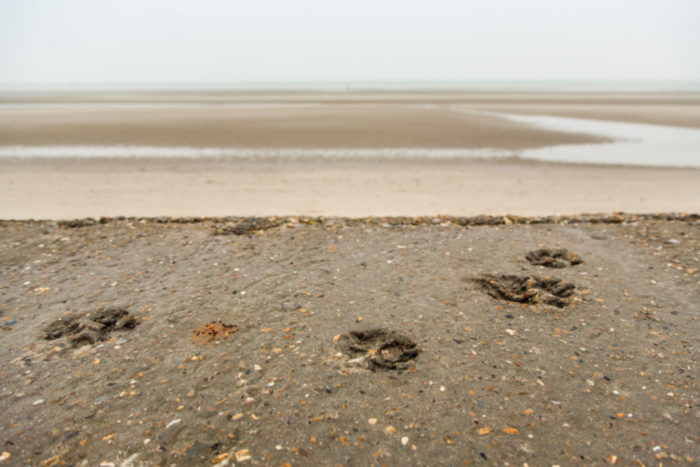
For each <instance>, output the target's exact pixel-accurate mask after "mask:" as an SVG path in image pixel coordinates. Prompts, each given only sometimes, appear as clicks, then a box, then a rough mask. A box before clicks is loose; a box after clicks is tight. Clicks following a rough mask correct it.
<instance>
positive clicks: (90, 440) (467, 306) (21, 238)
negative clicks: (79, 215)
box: [0, 216, 700, 467]
mask: <svg viewBox="0 0 700 467" xmlns="http://www.w3.org/2000/svg"><path fill="white" fill-rule="evenodd" d="M574 220H575V219H569V220H565V219H561V220H560V221H567V224H566V225H563V224H559V223H557V220H556V219H555V220H554V221H552V220H550V221H549V222H550V223H546V224H536V225H518V224H513V225H504V222H505V221H504V220H503V219H500V223H501V225H498V226H476V225H465V226H462V225H459V224H458V223H455V222H453V221H451V220H450V219H444V218H443V219H435V220H433V219H432V218H427V219H418V220H416V219H357V220H353V219H350V220H348V219H337V218H335V219H326V220H325V221H324V220H319V219H303V218H299V219H280V218H278V219H275V220H274V223H275V224H273V227H272V228H271V229H269V230H262V231H255V230H254V227H255V225H256V223H260V224H262V225H265V222H269V221H268V220H264V221H263V220H258V221H255V222H253V223H250V220H243V221H242V222H238V223H235V222H232V223H230V224H229V223H223V222H221V221H211V222H201V223H197V224H182V223H161V222H160V220H158V221H152V220H147V219H143V220H138V219H126V220H121V221H114V222H108V223H106V224H95V225H85V224H80V223H77V224H57V223H55V222H42V223H33V222H27V223H15V222H3V221H0V263H1V264H2V265H3V268H2V269H0V287H1V288H2V302H1V303H0V324H3V325H2V326H1V327H0V342H1V343H2V345H0V377H1V378H2V381H3V384H2V390H1V391H2V392H1V393H0V413H2V417H0V444H1V445H2V451H3V452H6V453H7V455H9V456H10V457H9V458H8V459H7V461H6V462H5V464H6V465H59V463H61V462H63V463H65V465H66V466H70V465H83V464H82V463H83V462H85V464H84V465H99V464H100V463H103V462H106V463H113V464H114V465H117V466H123V465H167V466H172V465H175V466H205V465H206V466H212V465H215V464H217V463H218V465H219V467H223V465H225V464H226V463H228V464H229V465H230V464H235V465H237V466H241V465H260V466H270V467H272V466H281V465H285V464H286V463H289V464H288V465H321V466H335V465H338V464H340V465H367V466H370V465H371V466H377V467H379V466H381V465H384V464H385V465H465V464H467V463H468V465H506V463H508V464H509V465H517V466H522V465H524V464H525V463H527V464H528V465H531V466H539V465H608V464H611V463H612V464H614V463H616V462H617V464H618V465H639V464H638V463H637V461H639V462H641V463H642V464H643V465H647V466H649V465H658V464H660V463H663V465H669V464H670V465H693V464H694V463H697V462H698V459H700V432H698V420H700V406H699V405H698V404H699V403H700V392H699V386H698V381H699V380H698V378H697V365H698V347H699V346H700V340H698V336H699V335H700V322H699V321H698V314H699V313H700V309H699V307H698V300H697V297H698V293H700V282H698V280H699V279H698V275H699V274H698V272H697V271H698V269H700V268H699V266H700V262H699V260H698V245H699V243H698V242H700V229H699V227H700V225H699V224H698V218H697V216H695V217H685V218H683V220H671V221H663V220H659V219H653V218H647V219H646V220H645V219H639V218H634V217H629V216H628V217H624V218H623V217H620V216H612V217H607V218H600V219H593V220H595V223H592V220H591V221H586V220H585V219H577V220H578V221H582V223H572V221H574ZM456 221H458V222H459V221H461V220H456ZM477 221H478V220H473V222H477ZM513 221H516V219H513ZM610 222H613V223H610ZM71 225H72V226H74V228H71V227H70V226H71ZM251 227H252V229H251ZM216 232H219V233H224V234H226V233H228V234H229V235H213V234H214V233H216ZM236 232H237V233H240V234H241V235H240V236H239V235H234V234H233V233H236ZM539 248H566V249H568V250H570V251H571V252H573V253H575V254H577V255H579V257H580V259H581V260H582V261H583V263H581V264H576V265H573V266H567V267H563V268H556V269H552V268H545V267H542V266H537V265H533V264H531V263H530V262H529V261H528V260H527V259H526V258H527V256H528V253H529V252H531V251H533V250H536V249H539ZM488 274H496V275H497V276H485V275H488ZM502 275H507V276H502ZM510 275H512V276H517V277H515V279H511V278H509V277H510ZM533 277H538V278H542V277H547V278H549V279H547V280H546V281H548V282H546V283H548V284H552V285H550V286H547V285H546V284H545V285H537V287H538V288H545V289H546V290H549V292H545V291H544V290H543V291H540V292H538V293H537V294H535V293H533V291H532V290H528V291H520V293H518V294H511V295H510V296H509V297H510V298H505V297H502V296H500V295H499V294H497V293H495V292H496V289H491V288H489V286H488V284H489V283H490V282H489V281H491V280H493V281H494V283H496V284H498V285H499V286H500V284H501V282H502V281H505V280H506V279H507V280H508V281H510V280H513V281H519V280H521V281H526V280H527V278H533ZM483 278H487V279H488V280H487V282H486V283H484V282H483V281H475V280H474V279H483ZM532 280H535V279H532ZM537 281H538V282H537V283H538V284H540V283H543V282H544V281H545V280H543V279H537ZM553 281H563V282H553ZM571 287H573V289H572V288H571ZM494 297H500V299H499V298H494ZM521 302H522V303H521ZM550 302H551V303H550ZM552 303H554V304H552ZM559 306H561V308H560V307H559ZM206 325H210V326H209V327H205V326H206ZM224 325H226V326H224ZM217 328H218V330H219V331H221V332H219V333H217V334H212V332H213V331H212V329H213V330H216V329H217ZM376 328H382V329H384V330H388V331H389V332H395V333H398V336H399V337H398V339H400V340H398V341H397V340H396V339H395V338H397V337H396V335H395V334H381V333H374V334H369V336H375V337H376V339H375V340H372V339H369V338H368V339H364V340H361V341H359V342H358V343H357V345H356V346H355V347H354V348H351V347H350V346H349V345H348V339H349V338H350V337H352V336H355V337H358V336H361V335H362V334H348V333H353V332H368V333H369V331H371V330H373V329H376ZM203 332H205V333H204V334H203ZM391 336H394V338H390V337H391ZM411 344H413V345H415V347H411ZM370 351H371V352H370ZM404 356H405V357H404ZM399 358H405V360H399ZM397 360H398V361H397ZM222 462H223V464H222ZM141 463H143V464H141ZM60 465H63V464H60ZM103 465H105V464H103Z"/></svg>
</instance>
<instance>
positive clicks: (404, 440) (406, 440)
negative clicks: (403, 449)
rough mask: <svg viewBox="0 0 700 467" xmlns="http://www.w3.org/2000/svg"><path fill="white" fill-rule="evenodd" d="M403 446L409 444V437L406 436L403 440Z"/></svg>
mask: <svg viewBox="0 0 700 467" xmlns="http://www.w3.org/2000/svg"><path fill="white" fill-rule="evenodd" d="M401 444H403V445H404V446H406V445H407V444H408V437H407V436H404V437H403V438H401Z"/></svg>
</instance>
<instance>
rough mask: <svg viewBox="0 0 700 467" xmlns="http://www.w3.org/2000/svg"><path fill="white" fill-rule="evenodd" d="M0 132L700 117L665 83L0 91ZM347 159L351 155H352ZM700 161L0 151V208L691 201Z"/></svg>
mask: <svg viewBox="0 0 700 467" xmlns="http://www.w3.org/2000/svg"><path fill="white" fill-rule="evenodd" d="M2 104H3V106H2V107H0V145H2V146H14V145H24V146H39V147H41V146H55V145H97V146H103V145H124V146H130V145H139V146H151V147H178V146H180V147H192V148H197V147H204V148H206V147H223V148H227V147H233V148H249V149H252V150H255V149H256V148H259V149H260V150H270V149H275V148H278V149H285V148H296V149H299V148H301V149H314V150H317V149H324V148H326V149H334V148H342V149H353V148H355V149H362V148H370V149H371V148H375V149H376V148H380V149H387V148H388V149H391V148H427V149H460V148H467V149H473V150H481V149H493V148H496V149H499V150H501V151H507V152H508V153H512V154H513V155H515V156H517V154H518V153H519V151H523V150H526V149H528V148H545V147H555V146H558V145H576V144H587V145H592V144H599V143H601V142H603V141H605V138H601V137H598V136H596V135H588V134H572V133H562V132H554V131H547V130H543V129H541V128H536V127H533V126H530V125H527V124H524V123H519V122H514V121H509V120H505V119H503V118H499V117H497V116H492V115H484V114H468V113H464V112H462V111H463V110H465V109H466V110H474V111H489V112H493V111H498V112H514V113H520V114H545V115H555V116H556V115H559V116H569V117H570V116H573V117H585V118H595V119H602V120H615V121H631V122H639V123H651V124H672V125H678V126H680V127H686V128H698V127H700V97H698V96H697V95H696V94H673V93H657V94H654V93H629V94H622V93H607V94H606V93H568V94H567V93H539V94H537V93H437V92H436V93H400V92H395V93H388V92H384V93H213V92H212V93H122V94H119V95H115V94H88V95H70V94H67V95H56V94H54V95H48V96H47V95H44V96H32V95H23V96H21V97H18V96H14V97H13V96H9V95H5V96H3V98H2ZM351 159H352V158H351ZM699 187H700V170H698V169H677V168H644V167H627V166H619V167H618V166H607V165H576V164H560V163H543V162H535V161H529V160H518V159H517V158H508V159H507V160H492V159H485V160H474V159H466V160H428V161H426V160H410V161H403V160H401V161H394V160H385V159H376V158H369V159H367V158H364V159H357V158H355V159H353V160H328V159H314V158H303V160H296V161H289V160H285V159H283V158H282V159H280V158H277V159H274V158H273V159H270V158H255V157H253V158H244V159H240V158H219V159H216V158H214V159H212V158H210V159H206V158H203V159H202V158H200V159H197V160H189V159H182V158H156V159H148V158H133V159H129V158H126V159H125V158H116V159H109V158H97V159H84V158H70V157H65V158H58V159H55V160H52V159H41V158H39V159H36V158H12V157H9V158H8V157H6V158H0V197H1V198H2V199H3V200H6V202H4V203H2V206H0V218H5V219H9V218H15V219H27V218H34V219H69V218H75V217H99V216H109V217H113V216H118V215H125V216H160V215H167V216H198V215H201V216H227V215H251V216H254V215H290V214H296V215H298V214H306V215H324V216H331V215H343V216H368V215H377V216H382V215H432V214H436V213H443V214H452V215H477V214H482V213H487V214H507V213H515V214H520V215H544V214H574V213H579V212H612V211H626V212H667V211H678V212H698V211H700V201H699V200H700V188H699Z"/></svg>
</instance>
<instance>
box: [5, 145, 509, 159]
mask: <svg viewBox="0 0 700 467" xmlns="http://www.w3.org/2000/svg"><path fill="white" fill-rule="evenodd" d="M509 156H513V151H509V150H502V149H445V148H364V149H353V148H331V149H305V148H192V147H157V146H0V157H47V158H61V157H80V158H89V157H164V158H168V157H182V158H200V157H210V158H240V159H255V158H282V159H299V158H325V159H342V158H386V159H426V158H427V159H458V158H480V157H509Z"/></svg>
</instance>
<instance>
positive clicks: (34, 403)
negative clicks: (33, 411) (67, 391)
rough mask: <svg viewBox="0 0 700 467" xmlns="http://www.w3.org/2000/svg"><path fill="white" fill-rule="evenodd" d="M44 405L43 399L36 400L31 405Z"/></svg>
mask: <svg viewBox="0 0 700 467" xmlns="http://www.w3.org/2000/svg"><path fill="white" fill-rule="evenodd" d="M43 403H44V399H37V400H35V401H34V402H32V405H41V404H43Z"/></svg>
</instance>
